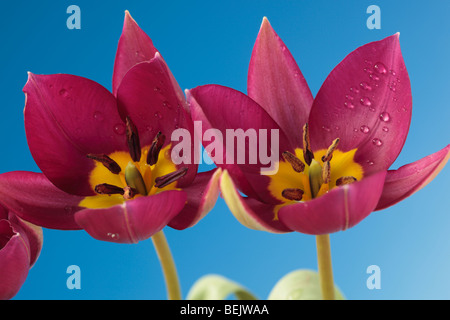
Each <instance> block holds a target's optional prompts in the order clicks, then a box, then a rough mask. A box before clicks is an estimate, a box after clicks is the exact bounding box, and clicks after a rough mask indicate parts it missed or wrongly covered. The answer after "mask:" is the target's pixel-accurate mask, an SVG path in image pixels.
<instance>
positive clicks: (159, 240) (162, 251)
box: [152, 230, 181, 300]
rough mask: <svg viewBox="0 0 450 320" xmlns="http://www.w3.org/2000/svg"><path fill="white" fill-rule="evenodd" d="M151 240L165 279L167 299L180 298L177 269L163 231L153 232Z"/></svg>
mask: <svg viewBox="0 0 450 320" xmlns="http://www.w3.org/2000/svg"><path fill="white" fill-rule="evenodd" d="M152 241H153V245H154V246H155V249H156V253H157V254H158V258H159V262H160V263H161V268H162V271H163V274H164V279H165V281H166V287H167V297H168V299H169V300H181V289H180V282H179V280H178V275H177V270H176V267H175V263H174V261H173V257H172V253H171V252H170V248H169V245H168V243H167V240H166V236H165V235H164V233H163V231H162V230H161V231H159V232H158V233H156V234H154V235H153V236H152Z"/></svg>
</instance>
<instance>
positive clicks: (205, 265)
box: [0, 0, 450, 299]
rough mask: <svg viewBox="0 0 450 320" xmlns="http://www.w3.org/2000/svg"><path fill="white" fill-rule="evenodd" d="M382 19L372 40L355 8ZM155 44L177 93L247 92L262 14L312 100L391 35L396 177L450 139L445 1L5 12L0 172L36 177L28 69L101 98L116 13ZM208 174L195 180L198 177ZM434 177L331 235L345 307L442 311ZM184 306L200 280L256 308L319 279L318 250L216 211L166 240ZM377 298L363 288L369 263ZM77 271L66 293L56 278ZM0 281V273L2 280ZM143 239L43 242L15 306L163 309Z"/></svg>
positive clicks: (179, 4) (446, 174)
mask: <svg viewBox="0 0 450 320" xmlns="http://www.w3.org/2000/svg"><path fill="white" fill-rule="evenodd" d="M71 4H75V5H78V6H79V7H80V8H81V29H80V30H69V29H67V28H66V19H67V18H68V16H69V15H68V14H67V13H66V9H67V7H68V6H69V5H71ZM371 4H376V5H378V6H379V7H380V8H381V29H380V30H369V29H368V28H367V27H366V20H367V18H368V17H369V14H367V13H366V9H367V7H368V6H369V5H371ZM125 10H129V11H130V13H131V15H132V16H133V18H134V19H135V20H136V21H137V22H138V23H139V25H140V26H141V28H142V29H143V30H144V31H145V32H146V33H147V34H148V35H149V36H150V37H151V38H152V39H153V42H154V44H155V46H156V47H157V48H158V49H159V50H160V51H161V53H162V55H163V56H164V58H165V60H166V62H167V63H168V65H169V67H170V68H171V70H172V72H173V74H174V75H175V77H176V79H177V80H178V82H179V84H180V86H181V87H182V88H183V89H184V88H192V87H195V86H198V85H202V84H207V83H218V84H222V85H226V86H230V87H233V88H235V89H238V90H241V91H244V92H245V91H246V77H247V68H248V63H249V59H250V54H251V50H252V47H253V44H254V41H255V39H256V36H257V33H258V30H259V27H260V24H261V21H262V18H263V16H266V17H268V19H269V21H270V22H271V24H272V26H273V27H274V29H275V30H276V32H277V33H278V34H279V35H280V36H281V38H282V39H283V41H284V42H285V43H286V45H287V46H288V48H289V49H290V51H291V52H292V54H293V56H294V57H295V59H296V60H297V62H298V64H299V66H300V68H301V70H302V72H303V75H304V76H305V78H306V79H307V81H308V83H309V85H310V88H311V90H312V92H313V94H314V95H315V94H316V93H317V91H318V89H319V88H320V86H321V84H322V82H323V81H324V79H325V78H326V76H327V75H328V73H329V72H330V71H331V70H332V69H333V68H334V67H335V65H336V64H338V63H339V62H340V61H341V60H342V59H343V58H344V57H345V55H347V54H348V53H349V52H350V51H352V50H354V49H355V48H357V47H358V46H361V45H363V44H365V43H367V42H370V41H374V40H380V39H382V38H384V37H386V36H389V35H392V34H394V33H396V32H398V31H399V32H400V33H401V36H400V42H401V47H402V52H403V57H404V59H405V63H406V67H407V69H408V72H409V76H410V78H411V86H412V94H413V116H412V123H411V127H410V133H409V135H408V138H407V141H406V144H405V146H404V149H403V151H402V153H401V155H400V156H399V158H398V159H397V161H396V162H395V163H394V165H393V168H398V167H399V166H401V165H403V164H406V163H409V162H412V161H415V160H418V159H419V158H422V157H424V156H426V155H428V154H430V153H433V152H436V151H438V150H440V149H441V148H443V147H444V146H446V145H447V144H448V143H449V141H450V139H449V138H450V134H449V126H448V120H449V118H450V111H449V110H450V99H449V92H450V59H449V57H450V20H449V19H448V13H449V12H450V2H448V1H444V0H442V1H432V2H426V1H414V2H411V1H400V0H399V1H360V0H359V1H356V0H355V1H300V0H297V1H293V0H290V1H288V0H280V1H265V0H252V1H234V0H227V1H189V2H185V1H166V2H163V1H95V2H93V1H84V0H75V1H70V2H69V1H28V2H27V1H21V0H16V1H9V2H5V3H2V11H3V15H2V19H0V36H1V39H2V43H1V50H0V72H1V77H0V82H1V85H0V97H1V102H0V110H1V112H2V117H0V134H1V137H2V138H1V139H0V150H2V156H1V157H0V172H7V171H13V170H30V171H39V168H37V166H36V165H35V163H34V161H33V158H32V157H31V155H30V152H29V150H28V146H27V143H26V139H25V134H24V125H23V107H24V94H23V92H22V88H23V86H24V85H25V83H26V80H27V71H31V72H33V73H37V74H52V73H69V74H76V75H79V76H84V77H87V78H90V79H92V80H94V81H96V82H98V83H100V84H102V85H103V86H105V87H106V88H108V89H111V77H112V70H113V65H114V57H115V52H116V48H117V42H118V39H119V36H120V34H121V30H122V24H123V18H124V11H125ZM207 169H209V167H207V166H206V165H203V166H201V170H207ZM449 179H450V171H449V170H448V168H445V169H444V170H443V171H442V172H441V173H440V175H439V176H438V177H437V178H436V179H435V180H434V181H433V182H432V183H431V184H430V185H428V186H427V187H426V188H424V189H423V190H421V191H420V192H418V193H416V194H415V195H413V196H412V197H410V198H408V199H406V200H405V201H403V202H401V203H400V204H398V205H396V206H394V207H392V208H389V209H386V210H384V211H381V212H375V213H372V214H371V215H370V216H369V217H368V218H367V219H365V220H364V221H363V222H361V223H360V224H359V225H357V226H356V227H354V228H352V229H350V230H347V231H345V232H339V233H335V234H332V235H331V246H332V258H333V268H334V277H335V280H336V283H337V285H338V286H339V287H340V288H341V290H342V291H343V293H344V295H345V296H346V297H347V298H349V299H450V290H449V287H450V276H449V270H450V233H449V230H450V212H449V211H450V210H449V205H450V202H449V197H448V186H449V185H448V181H449ZM164 231H165V234H166V236H167V239H168V241H169V243H170V246H171V249H172V253H173V255H174V258H175V261H176V263H177V268H178V274H179V277H180V281H181V286H182V291H183V296H186V294H187V292H188V290H189V288H190V287H191V286H192V284H193V283H194V282H195V281H196V280H197V279H198V278H200V277H201V276H203V275H205V274H208V273H217V274H221V275H223V276H226V277H228V278H230V279H232V280H235V281H237V282H239V283H241V284H243V285H244V286H246V287H247V288H249V289H250V290H251V291H252V292H253V293H254V294H255V295H256V296H258V297H259V298H261V299H265V298H267V296H268V294H269V292H270V290H271V288H272V287H273V286H274V285H275V283H276V282H277V281H278V280H279V279H280V278H281V277H282V276H283V275H285V274H287V273H288V272H290V271H292V270H295V269H300V268H308V269H317V262H316V251H315V250H316V248H315V239H314V237H313V236H309V235H303V234H299V233H291V234H284V235H275V234H269V233H265V232H258V231H253V230H249V229H247V228H245V227H243V226H242V225H241V224H239V223H238V222H237V221H236V220H235V218H234V217H233V216H232V215H231V214H230V213H229V211H228V209H227V207H226V205H225V203H224V201H223V199H219V200H218V202H217V204H216V207H215V208H214V209H213V211H211V212H210V213H209V215H207V216H206V217H205V218H204V219H203V220H202V221H200V222H199V223H198V224H197V225H196V226H195V227H193V228H191V229H188V230H185V231H177V230H173V229H170V228H165V229H164ZM372 264H376V265H378V266H379V267H380V268H381V289H380V290H369V289H367V287H366V280H367V278H368V276H369V275H368V274H367V273H366V269H367V267H368V266H369V265H372ZM70 265H78V266H79V267H80V268H81V289H80V290H69V289H68V288H67V287H66V280H67V277H68V276H69V275H68V274H67V273H66V269H67V267H68V266H70ZM0 277H1V275H0ZM165 298H166V291H165V285H164V281H163V277H162V273H161V269H160V265H159V262H158V259H157V256H156V253H155V250H154V248H153V245H152V242H151V240H147V241H143V242H141V243H139V244H136V245H125V244H114V243H107V242H101V241H97V240H94V239H93V238H91V237H90V236H89V235H88V234H87V233H86V232H84V231H58V230H48V229H45V230H44V246H43V250H42V253H41V255H40V257H39V260H38V261H37V263H36V265H35V266H34V267H33V268H32V269H31V270H30V273H29V276H28V278H27V280H26V282H25V284H24V285H23V287H22V289H21V291H20V292H19V293H18V294H17V296H16V297H15V299H165Z"/></svg>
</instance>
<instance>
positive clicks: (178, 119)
mask: <svg viewBox="0 0 450 320" xmlns="http://www.w3.org/2000/svg"><path fill="white" fill-rule="evenodd" d="M179 91H181V90H180V89H179V87H178V84H174V82H173V77H172V75H171V73H170V70H169V68H168V67H167V65H166V63H165V62H164V60H163V59H162V58H161V56H160V55H159V54H158V53H157V54H156V55H155V58H153V59H152V60H151V61H149V62H142V63H140V64H137V65H135V66H134V67H133V68H132V69H131V70H129V71H128V73H127V74H126V75H125V77H124V78H123V81H122V83H121V85H120V87H119V89H118V91H117V99H118V103H119V110H120V113H121V115H122V117H123V118H125V117H126V116H130V118H131V119H132V120H133V122H134V124H135V125H136V127H137V129H138V131H139V137H140V142H141V146H142V147H144V146H149V145H151V143H152V141H153V139H154V138H155V136H156V134H157V133H158V132H159V131H161V133H162V134H164V135H165V136H166V142H165V144H164V146H166V145H167V144H169V143H170V142H171V135H172V132H173V131H174V130H176V129H186V130H187V131H188V132H189V133H190V134H191V137H193V132H194V127H193V123H192V120H191V117H190V115H189V114H188V112H187V111H186V106H185V104H186V100H185V98H184V95H183V93H181V96H180V93H179ZM192 143H193V141H192ZM191 154H192V155H193V144H192V149H191ZM190 162H191V163H189V164H182V166H185V167H188V168H189V170H188V172H187V174H186V175H185V176H184V177H183V178H181V179H180V180H179V186H181V187H183V186H186V185H189V184H190V183H191V182H192V180H193V179H194V177H195V174H196V172H197V164H195V163H194V161H190Z"/></svg>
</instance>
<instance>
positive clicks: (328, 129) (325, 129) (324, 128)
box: [322, 126, 330, 132]
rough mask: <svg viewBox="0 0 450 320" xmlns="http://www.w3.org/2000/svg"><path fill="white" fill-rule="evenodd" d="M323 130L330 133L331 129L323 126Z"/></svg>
mask: <svg viewBox="0 0 450 320" xmlns="http://www.w3.org/2000/svg"><path fill="white" fill-rule="evenodd" d="M322 129H323V130H324V131H326V132H330V128H329V127H326V126H322Z"/></svg>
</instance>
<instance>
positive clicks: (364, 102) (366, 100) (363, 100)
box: [359, 97, 372, 107]
mask: <svg viewBox="0 0 450 320" xmlns="http://www.w3.org/2000/svg"><path fill="white" fill-rule="evenodd" d="M359 102H361V104H362V105H363V106H366V107H369V106H371V105H372V101H370V99H369V98H367V97H363V98H361V100H359Z"/></svg>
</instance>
